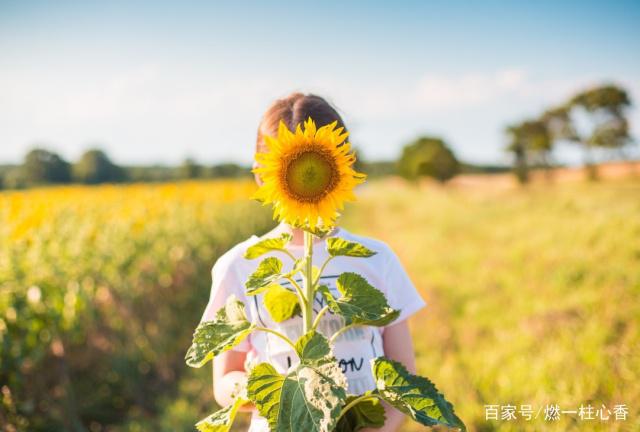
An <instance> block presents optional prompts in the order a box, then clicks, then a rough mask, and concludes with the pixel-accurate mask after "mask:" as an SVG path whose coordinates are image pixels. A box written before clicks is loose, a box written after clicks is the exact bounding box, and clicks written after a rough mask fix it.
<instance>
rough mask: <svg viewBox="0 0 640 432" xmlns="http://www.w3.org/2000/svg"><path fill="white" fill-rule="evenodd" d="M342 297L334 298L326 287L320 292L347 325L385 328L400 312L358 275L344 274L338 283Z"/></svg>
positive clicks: (321, 288)
mask: <svg viewBox="0 0 640 432" xmlns="http://www.w3.org/2000/svg"><path fill="white" fill-rule="evenodd" d="M336 286H337V288H338V291H340V294H342V296H341V297H340V298H338V299H335V298H333V296H332V295H331V292H330V291H329V289H328V288H327V287H326V286H321V287H320V288H319V289H318V290H319V291H320V292H321V293H322V295H323V296H324V298H325V299H326V300H327V304H328V305H329V308H330V309H331V311H333V312H334V313H337V314H340V315H342V316H343V317H344V319H345V324H346V325H349V324H362V325H371V326H378V327H379V326H385V325H387V324H389V323H391V322H392V321H393V320H395V319H396V318H397V317H398V315H399V314H400V311H398V310H395V309H392V308H391V307H390V306H389V304H388V303H387V299H386V298H385V296H384V294H383V293H382V292H381V291H379V290H378V289H376V288H374V287H372V286H371V285H369V282H367V280H366V279H365V278H363V277H362V276H360V275H359V274H357V273H349V272H347V273H342V274H341V275H340V276H339V277H338V280H337V281H336Z"/></svg>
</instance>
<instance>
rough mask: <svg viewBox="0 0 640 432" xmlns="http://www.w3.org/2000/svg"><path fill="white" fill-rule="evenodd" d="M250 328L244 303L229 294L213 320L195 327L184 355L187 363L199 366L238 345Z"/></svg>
mask: <svg viewBox="0 0 640 432" xmlns="http://www.w3.org/2000/svg"><path fill="white" fill-rule="evenodd" d="M252 330H253V325H252V324H251V323H250V322H249V321H248V320H247V315H246V314H245V312H244V304H243V303H242V302H241V301H240V300H238V299H237V298H236V297H235V296H233V295H231V296H229V298H228V299H227V302H226V304H225V305H224V307H222V308H221V309H220V310H218V312H217V313H216V317H215V319H214V320H213V321H205V322H202V323H200V325H198V327H197V328H196V330H195V332H194V333H193V342H192V344H191V347H190V348H189V350H188V351H187V355H186V356H185V360H186V362H187V365H189V366H191V367H196V368H198V367H201V366H202V365H204V364H205V363H207V362H208V361H209V360H211V359H212V358H213V357H214V356H217V355H218V354H220V353H222V352H224V351H227V350H229V349H231V348H233V347H234V346H236V345H238V344H239V343H240V342H242V340H243V339H244V338H246V337H247V335H249V333H251V331H252Z"/></svg>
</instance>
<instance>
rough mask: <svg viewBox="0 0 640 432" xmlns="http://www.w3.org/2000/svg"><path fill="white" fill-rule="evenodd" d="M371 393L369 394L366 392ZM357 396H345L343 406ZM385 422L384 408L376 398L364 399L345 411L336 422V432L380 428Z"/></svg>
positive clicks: (353, 431) (354, 431)
mask: <svg viewBox="0 0 640 432" xmlns="http://www.w3.org/2000/svg"><path fill="white" fill-rule="evenodd" d="M367 393H371V392H366V393H365V394H367ZM357 397H358V396H354V395H350V396H347V400H346V401H345V405H346V404H348V403H350V402H351V401H352V400H354V399H355V398H357ZM385 420H386V417H385V412H384V407H383V406H382V404H381V403H380V400H379V399H377V398H371V399H365V400H362V401H360V402H358V403H357V404H355V405H354V406H352V407H351V408H349V411H347V412H346V413H345V414H344V415H343V416H342V418H341V419H340V420H339V421H338V426H336V432H356V431H359V430H360V429H364V428H381V427H382V426H384V422H385Z"/></svg>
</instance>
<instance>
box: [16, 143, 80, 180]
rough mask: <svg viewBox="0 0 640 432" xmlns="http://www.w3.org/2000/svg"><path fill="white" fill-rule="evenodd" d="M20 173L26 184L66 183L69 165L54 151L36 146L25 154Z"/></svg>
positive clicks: (69, 172)
mask: <svg viewBox="0 0 640 432" xmlns="http://www.w3.org/2000/svg"><path fill="white" fill-rule="evenodd" d="M21 174H22V175H23V176H24V179H25V181H26V182H27V183H28V184H44V183H67V182H69V181H70V180H71V165H70V164H69V162H67V161H65V160H64V159H62V158H61V157H60V156H59V155H57V154H56V153H53V152H50V151H48V150H45V149H42V148H36V149H33V150H31V151H30V152H29V153H27V155H26V156H25V158H24V162H23V164H22V173H21Z"/></svg>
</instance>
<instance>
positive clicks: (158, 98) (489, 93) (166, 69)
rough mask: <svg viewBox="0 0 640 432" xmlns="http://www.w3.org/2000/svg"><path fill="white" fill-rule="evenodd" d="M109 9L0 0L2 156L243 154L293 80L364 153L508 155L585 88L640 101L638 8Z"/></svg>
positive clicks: (275, 5) (491, 159) (500, 158)
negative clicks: (519, 134)
mask: <svg viewBox="0 0 640 432" xmlns="http://www.w3.org/2000/svg"><path fill="white" fill-rule="evenodd" d="M105 3H107V2H100V3H98V2H95V3H91V2H82V3H80V2H64V1H60V2H44V1H42V2H31V1H3V0H0V162H17V161H19V160H20V159H21V158H22V156H23V155H24V153H25V152H26V151H27V150H28V149H29V148H31V147H32V146H33V145H35V144H39V143H40V144H46V145H47V146H48V147H50V148H52V149H54V150H56V151H59V152H60V153H61V154H62V155H63V156H64V157H66V158H69V159H74V158H76V157H78V156H79V155H80V154H81V152H82V151H83V150H84V149H85V148H87V147H88V146H95V145H99V146H100V147H102V148H104V149H105V150H106V151H107V152H108V153H109V154H110V155H111V156H112V158H113V159H114V160H116V161H117V162H120V163H156V162H157V163H177V162H179V161H181V160H182V159H184V158H185V157H187V156H190V157H195V158H196V159H197V160H199V161H201V162H202V163H214V162H221V161H236V162H242V163H246V162H249V161H250V160H251V158H252V155H253V146H254V142H255V131H256V128H257V124H258V121H259V119H260V116H261V114H262V112H263V111H264V109H265V108H266V107H267V106H268V105H269V103H270V102H271V101H272V100H273V99H275V98H277V97H279V96H283V95H286V94H288V93H290V92H292V91H296V90H297V91H304V92H315V93H318V94H320V95H323V96H325V97H327V98H328V99H329V100H330V101H332V102H333V103H334V104H335V105H337V107H338V108H339V109H340V110H341V112H342V113H343V114H344V117H345V120H346V122H347V126H348V127H349V128H350V130H351V135H352V137H351V138H352V142H353V143H354V145H356V146H357V147H359V148H360V149H362V151H363V154H364V156H365V157H366V158H368V159H385V158H395V157H397V155H398V154H399V152H400V150H401V148H402V145H403V144H406V143H407V142H408V141H410V140H411V139H413V138H415V137H416V136H418V135H420V134H432V135H439V136H442V137H443V138H445V139H446V140H447V141H448V142H449V144H450V145H451V146H452V147H453V148H454V149H455V151H456V152H457V153H458V154H459V155H460V156H461V157H462V158H463V159H466V160H469V161H472V162H481V163H496V162H498V163H499V162H506V161H508V157H507V156H506V155H505V154H504V152H503V151H502V148H503V146H504V144H505V138H504V134H503V130H504V127H505V126H506V125H507V124H509V123H510V122H514V121H518V120H521V119H523V118H525V117H526V116H534V115H536V114H538V113H539V112H540V111H541V110H543V109H544V108H545V107H546V106H548V105H551V104H555V103H559V102H561V101H563V100H564V99H565V98H567V97H568V96H570V95H571V94H572V93H573V92H575V91H576V90H579V89H581V88H584V87H585V86H589V85H592V84H595V83H599V82H611V81H612V82H616V83H619V84H621V85H624V86H625V87H626V88H627V89H628V90H629V91H630V92H631V96H632V98H633V100H634V101H635V102H636V103H637V102H638V101H640V56H639V55H638V54H637V50H638V49H637V47H638V46H640V44H639V42H640V26H638V25H637V23H638V22H640V3H638V2H635V3H634V2H589V1H582V2H562V4H559V3H560V2H550V1H549V2H547V1H539V2H527V4H525V2H482V3H481V2H466V3H462V2H460V3H456V2H444V1H443V2H393V3H391V2H387V3H382V2H356V1H354V2H332V1H330V2H322V4H320V2H303V1H298V2H271V3H270V4H267V3H268V2H242V1H238V2H234V3H233V4H231V2H225V3H223V2H175V3H168V2H161V1H156V2H135V4H134V2H108V3H109V4H105ZM343 3H344V4H343ZM634 53H635V54H634ZM630 116H631V122H632V128H633V132H634V134H635V136H636V137H638V136H640V111H639V110H638V109H637V108H633V109H632V110H630ZM558 158H559V159H563V158H564V159H567V160H570V159H571V158H572V152H571V151H561V152H559V154H558Z"/></svg>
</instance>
